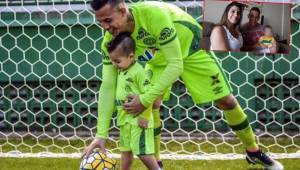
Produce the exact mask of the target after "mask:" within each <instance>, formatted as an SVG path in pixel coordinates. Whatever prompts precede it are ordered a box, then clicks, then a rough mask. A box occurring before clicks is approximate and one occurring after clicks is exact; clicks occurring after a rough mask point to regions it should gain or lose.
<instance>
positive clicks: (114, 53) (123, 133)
mask: <svg viewBox="0 0 300 170" xmlns="http://www.w3.org/2000/svg"><path fill="white" fill-rule="evenodd" d="M107 49H108V53H109V57H110V59H111V61H112V64H113V65H114V66H115V67H116V68H117V69H118V79H117V90H116V107H117V125H118V126H119V127H120V150H121V169H122V170H127V169H130V165H131V163H132V160H133V154H134V155H136V156H138V157H139V158H140V160H141V161H142V162H143V163H144V165H145V166H146V167H147V168H148V169H149V170H160V167H159V166H158V164H157V162H156V159H155V157H154V155H153V154H154V131H153V116H152V107H149V108H147V109H146V110H145V111H144V112H143V113H141V114H139V115H132V114H128V113H126V111H125V110H124V109H123V104H124V103H125V102H129V101H130V99H128V98H127V96H128V95H130V94H142V93H144V92H145V91H146V90H147V87H149V86H150V85H151V84H150V80H149V78H148V76H147V74H146V72H145V70H144V69H143V67H142V66H141V65H140V64H138V63H137V62H136V61H135V58H134V51H135V42H134V40H133V39H132V38H131V37H130V34H129V33H121V34H119V35H117V36H116V37H115V38H114V39H112V40H111V41H110V42H109V43H108V44H107Z"/></svg>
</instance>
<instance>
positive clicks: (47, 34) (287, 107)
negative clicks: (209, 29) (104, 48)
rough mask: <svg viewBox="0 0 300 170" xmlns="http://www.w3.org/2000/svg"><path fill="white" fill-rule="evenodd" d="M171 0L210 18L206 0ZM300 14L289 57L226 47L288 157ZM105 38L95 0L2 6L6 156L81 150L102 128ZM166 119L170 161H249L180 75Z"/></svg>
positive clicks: (295, 139) (232, 71) (230, 64)
mask: <svg viewBox="0 0 300 170" xmlns="http://www.w3.org/2000/svg"><path fill="white" fill-rule="evenodd" d="M170 3H175V4H176V5H178V6H180V7H182V8H183V9H184V10H185V11H187V12H188V13H190V14H191V15H192V16H193V17H194V18H196V19H197V21H199V22H200V21H201V19H202V4H203V3H202V2H201V1H182V2H180V1H174V2H173V1H172V2H170ZM299 18H300V7H299V4H296V3H295V4H294V5H293V7H292V15H291V23H292V26H291V52H290V54H289V55H273V56H264V57H262V56H255V55H252V54H250V53H249V54H248V53H217V55H218V58H219V59H220V61H221V64H222V66H223V68H224V69H225V72H226V73H227V75H228V78H229V80H230V83H231V85H232V87H233V89H234V94H235V95H236V97H237V98H238V100H239V102H240V104H241V106H242V107H243V108H245V111H246V113H247V115H248V117H249V119H250V122H251V125H252V126H253V128H254V129H255V133H256V135H257V137H258V142H259V144H260V145H261V146H262V147H263V149H265V150H267V151H270V152H275V153H281V155H280V154H279V156H278V157H279V158H280V156H282V157H297V156H299V153H297V151H299V150H300V125H299V124H300V114H299V99H300V85H299V76H298V75H299V74H300V69H299V68H300V59H299V52H300V51H299V49H300V45H299V44H300V22H299ZM102 36H103V30H102V29H101V28H100V27H99V26H98V25H97V24H96V22H95V18H94V15H93V13H92V12H91V11H90V7H89V3H88V2H87V1H83V0H73V1H67V0H56V1H52V0H40V1H37V0H31V1H21V0H19V1H18V0H15V1H10V0H6V1H1V2H0V153H1V154H0V156H12V155H20V154H22V155H23V156H26V155H32V154H34V153H40V154H37V155H39V156H41V155H42V156H43V155H44V156H49V155H50V156H51V155H52V156H53V155H54V156H57V157H60V155H61V154H66V155H67V156H70V157H74V156H75V157H78V156H79V154H78V153H79V152H80V151H81V150H82V149H83V148H84V147H85V146H87V145H88V144H89V142H90V140H91V139H92V138H93V135H94V134H95V130H96V118H97V96H98V95H97V93H98V89H99V86H100V84H101V76H102V75H101V70H102V61H101V53H100V51H99V48H100V44H101V41H102ZM161 120H162V121H163V129H162V141H161V146H162V153H163V154H165V158H170V157H173V158H175V159H177V158H178V157H181V158H184V159H194V158H195V159H203V158H202V157H203V156H204V157H209V156H211V157H212V158H221V157H220V156H219V155H217V156H216V154H219V153H223V154H224V153H227V154H228V155H225V156H224V158H232V157H233V155H236V157H237V158H240V157H241V156H240V155H237V154H240V153H243V152H244V150H243V147H242V144H241V143H240V142H239V140H236V138H234V135H233V133H232V131H231V130H230V129H229V128H228V127H227V126H226V123H225V120H224V118H223V116H222V114H221V112H220V111H219V110H218V109H217V108H215V107H213V106H212V105H211V104H208V105H205V106H198V105H195V104H193V102H192V100H191V98H190V96H189V94H188V92H187V91H186V89H185V87H184V85H183V82H182V81H180V80H178V81H177V82H176V83H175V84H174V86H173V88H172V93H171V99H170V100H169V101H168V102H164V104H163V106H162V107H161ZM115 125H116V124H115V119H114V120H113V123H112V127H111V136H110V138H109V142H108V148H109V149H111V152H112V153H114V154H116V153H119V150H118V148H117V142H118V138H117V136H118V131H117V127H116V126H115ZM72 153H75V154H72ZM76 153H77V154H76ZM288 155H290V156H288ZM291 155H292V156H291Z"/></svg>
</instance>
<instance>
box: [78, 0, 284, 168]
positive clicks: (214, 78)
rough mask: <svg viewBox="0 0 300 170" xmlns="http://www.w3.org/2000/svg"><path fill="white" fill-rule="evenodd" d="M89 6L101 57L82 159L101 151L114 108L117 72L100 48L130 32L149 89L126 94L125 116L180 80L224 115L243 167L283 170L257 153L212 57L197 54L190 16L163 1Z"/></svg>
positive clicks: (197, 34) (197, 32) (97, 1)
mask: <svg viewBox="0 0 300 170" xmlns="http://www.w3.org/2000/svg"><path fill="white" fill-rule="evenodd" d="M91 6H92V8H93V10H94V11H95V16H96V19H97V20H98V21H99V22H100V25H101V27H102V28H103V29H105V30H106V33H105V36H104V38H103V41H102V46H101V50H102V52H103V55H104V57H103V71H102V75H103V77H102V85H101V88H100V93H99V95H100V97H99V105H98V108H99V111H98V123H97V133H96V138H95V139H94V140H93V141H92V143H91V144H90V145H89V146H88V147H87V148H86V149H85V150H84V152H83V155H88V154H89V153H91V151H92V150H93V148H95V147H100V148H101V149H102V150H103V151H104V145H105V139H106V138H107V134H108V129H109V125H110V121H111V117H112V113H113V111H114V108H115V93H116V92H115V91H116V89H115V86H116V80H117V71H116V68H115V67H114V66H113V65H112V63H111V61H110V59H109V57H108V53H107V49H106V44H107V42H109V41H110V40H111V39H112V38H113V37H115V36H116V35H118V34H119V33H121V32H130V33H131V37H132V38H133V39H134V40H135V43H136V51H135V56H136V59H137V60H138V61H139V62H144V63H146V66H145V69H146V70H147V72H148V73H149V74H150V75H151V76H152V77H151V82H152V84H153V86H152V87H151V88H149V90H147V92H146V93H144V94H142V95H139V96H138V95H132V96H130V97H131V98H132V100H131V101H130V102H128V103H125V104H124V109H125V110H126V111H127V112H129V113H132V114H139V113H141V112H142V111H144V109H145V108H148V107H149V106H150V105H152V103H153V102H154V101H155V100H157V99H159V98H160V99H161V98H162V96H163V95H164V94H165V93H166V92H167V91H168V90H169V88H170V87H171V85H172V84H173V82H174V81H175V80H176V79H177V78H178V77H180V78H181V79H182V80H183V81H184V84H185V85H186V87H187V89H188V91H189V92H190V94H191V96H192V99H193V101H194V102H195V103H197V104H202V103H207V102H211V101H214V103H215V105H216V106H217V107H218V108H220V109H221V110H223V111H224V114H225V118H226V120H227V123H228V125H229V126H230V127H231V128H232V130H233V131H234V132H235V133H236V135H237V136H238V137H239V138H240V140H241V141H242V143H243V144H244V146H245V149H246V159H247V161H248V162H249V163H252V164H256V163H259V164H262V165H263V166H264V167H266V168H267V169H271V170H275V169H276V170H281V169H283V166H282V165H281V164H280V163H279V162H278V161H276V160H273V159H272V158H270V157H268V156H267V155H266V154H264V153H263V152H262V151H261V150H260V149H259V147H258V145H257V143H256V141H255V135H254V133H253V131H252V128H251V126H250V125H249V122H248V119H247V115H246V114H245V113H244V112H243V110H242V109H241V107H240V105H239V104H238V102H237V101H236V99H235V97H234V96H233V95H232V90H231V87H230V85H229V83H228V81H227V80H226V77H225V75H224V73H223V71H222V68H221V67H220V66H219V64H218V62H217V61H216V59H215V57H214V56H213V53H208V52H206V51H204V50H200V47H201V32H202V28H201V26H200V25H199V24H198V23H197V21H196V20H195V19H193V17H192V16H190V15H189V14H187V13H186V12H184V11H183V10H181V9H180V8H178V7H176V6H175V5H172V4H169V3H164V2H150V1H149V2H139V3H133V4H131V5H130V6H129V7H128V6H127V5H126V3H125V2H124V0H93V1H92V2H91ZM160 103H161V102H156V103H154V104H153V118H154V128H156V129H157V130H155V134H154V135H155V147H156V150H155V152H156V155H155V156H156V159H157V160H158V161H159V160H160V158H159V142H160V131H159V127H160V120H159V107H160ZM159 164H161V162H159Z"/></svg>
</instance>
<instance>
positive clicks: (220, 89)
mask: <svg viewBox="0 0 300 170" xmlns="http://www.w3.org/2000/svg"><path fill="white" fill-rule="evenodd" d="M213 91H214V93H215V94H219V93H222V92H223V89H222V87H221V86H217V87H215V88H214V89H213Z"/></svg>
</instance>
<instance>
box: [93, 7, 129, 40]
mask: <svg viewBox="0 0 300 170" xmlns="http://www.w3.org/2000/svg"><path fill="white" fill-rule="evenodd" d="M95 15H96V19H97V20H98V21H99V23H100V25H101V27H102V28H103V29H105V30H106V31H108V32H109V33H111V34H112V35H113V36H116V35H118V34H119V33H120V32H122V31H124V29H125V25H126V9H125V8H123V7H120V5H118V6H116V7H112V6H111V5H110V4H106V5H104V6H103V7H102V8H100V9H99V10H97V11H95Z"/></svg>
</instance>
